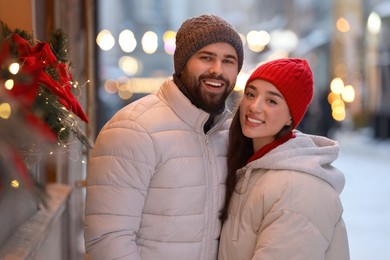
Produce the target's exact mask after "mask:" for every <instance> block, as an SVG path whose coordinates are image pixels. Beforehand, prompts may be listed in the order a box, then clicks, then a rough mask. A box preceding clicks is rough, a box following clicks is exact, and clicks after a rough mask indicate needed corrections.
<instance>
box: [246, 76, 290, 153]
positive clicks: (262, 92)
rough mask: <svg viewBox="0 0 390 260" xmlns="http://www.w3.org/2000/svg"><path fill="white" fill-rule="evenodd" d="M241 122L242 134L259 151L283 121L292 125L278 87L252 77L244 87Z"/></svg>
mask: <svg viewBox="0 0 390 260" xmlns="http://www.w3.org/2000/svg"><path fill="white" fill-rule="evenodd" d="M240 123H241V129H242V132H243V134H244V135H245V136H246V137H248V138H252V139H253V146H254V147H253V148H254V151H258V150H259V149H260V148H261V147H263V146H264V145H266V144H268V143H271V142H272V141H273V140H274V139H275V135H276V134H277V133H278V132H279V131H280V130H281V129H282V128H283V127H284V126H285V125H291V124H292V118H291V114H290V111H289V108H288V106H287V103H286V101H285V100H284V97H283V96H282V94H281V93H280V92H279V91H278V89H277V88H276V87H275V86H274V85H273V84H272V83H270V82H268V81H265V80H261V79H255V80H253V81H252V82H250V83H249V84H248V85H247V87H246V88H245V91H244V96H243V99H242V101H241V105H240Z"/></svg>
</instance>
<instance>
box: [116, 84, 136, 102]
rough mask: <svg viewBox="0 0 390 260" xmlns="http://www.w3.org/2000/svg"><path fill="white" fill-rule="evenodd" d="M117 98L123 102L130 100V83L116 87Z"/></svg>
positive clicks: (131, 92) (131, 94)
mask: <svg viewBox="0 0 390 260" xmlns="http://www.w3.org/2000/svg"><path fill="white" fill-rule="evenodd" d="M118 96H119V97H120V98H121V99H123V100H127V99H130V98H131V97H132V96H133V90H132V88H131V85H130V83H127V82H125V83H122V84H120V85H119V86H118Z"/></svg>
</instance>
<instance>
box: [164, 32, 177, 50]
mask: <svg viewBox="0 0 390 260" xmlns="http://www.w3.org/2000/svg"><path fill="white" fill-rule="evenodd" d="M163 40H164V50H165V52H166V53H168V54H173V53H174V52H175V49H176V33H175V32H174V31H166V32H165V33H164V35H163Z"/></svg>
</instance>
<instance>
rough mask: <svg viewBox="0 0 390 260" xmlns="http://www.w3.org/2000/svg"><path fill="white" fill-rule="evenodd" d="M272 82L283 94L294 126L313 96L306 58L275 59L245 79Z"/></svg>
mask: <svg viewBox="0 0 390 260" xmlns="http://www.w3.org/2000/svg"><path fill="white" fill-rule="evenodd" d="M255 79H263V80H265V81H268V82H270V83H272V84H273V85H274V86H275V87H276V88H277V89H278V90H279V92H280V93H281V94H282V95H283V97H284V99H285V100H286V102H287V105H288V107H289V109H290V113H291V116H292V118H293V122H294V125H293V127H294V128H296V127H297V125H298V124H299V122H301V120H302V118H303V116H304V115H305V113H306V110H307V108H308V107H309V105H310V102H311V100H312V98H313V74H312V71H311V69H310V66H309V64H308V62H307V61H306V60H302V59H298V58H285V59H277V60H273V61H270V62H267V63H265V64H263V65H261V66H260V67H258V68H257V69H256V70H255V71H254V72H253V73H252V75H251V76H250V77H249V79H248V80H247V83H246V85H248V83H249V82H251V81H253V80H255Z"/></svg>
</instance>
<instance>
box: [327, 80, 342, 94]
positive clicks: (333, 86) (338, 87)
mask: <svg viewBox="0 0 390 260" xmlns="http://www.w3.org/2000/svg"><path fill="white" fill-rule="evenodd" d="M343 88H344V81H343V80H342V79H341V78H334V79H333V80H332V82H331V83H330V90H332V92H333V93H335V94H337V95H340V94H341V92H342V91H343Z"/></svg>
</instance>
